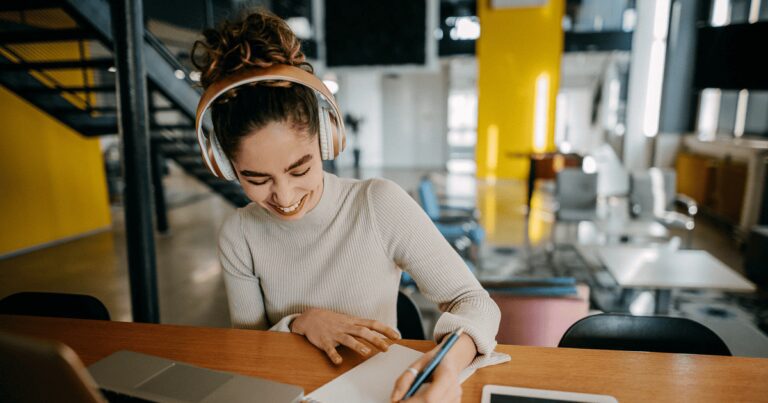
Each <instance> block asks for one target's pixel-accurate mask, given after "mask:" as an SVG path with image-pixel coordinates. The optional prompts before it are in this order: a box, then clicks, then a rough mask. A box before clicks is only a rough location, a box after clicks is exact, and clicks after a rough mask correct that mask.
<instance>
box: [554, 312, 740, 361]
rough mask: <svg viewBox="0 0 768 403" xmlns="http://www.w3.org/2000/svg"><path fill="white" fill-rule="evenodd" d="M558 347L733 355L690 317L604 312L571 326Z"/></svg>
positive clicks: (720, 341) (704, 327) (711, 333)
mask: <svg viewBox="0 0 768 403" xmlns="http://www.w3.org/2000/svg"><path fill="white" fill-rule="evenodd" d="M558 347H569V348H588V349H602V350H624V351H651V352H658V353H682V354H708V355H728V356H729V355H731V351H730V350H729V349H728V346H726V345H725V342H723V340H722V339H721V338H720V337H719V336H718V335H717V334H715V332H713V331H712V330H710V329H709V328H707V327H706V326H704V325H702V324H700V323H698V322H695V321H693V320H691V319H687V318H673V317H662V316H632V315H626V314H615V313H604V314H599V315H593V316H588V317H586V318H584V319H581V320H580V321H578V322H576V323H574V324H573V326H571V327H570V328H569V329H568V330H567V331H566V332H565V335H563V338H562V339H561V340H560V344H559V345H558Z"/></svg>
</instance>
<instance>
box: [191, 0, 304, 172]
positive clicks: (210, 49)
mask: <svg viewBox="0 0 768 403" xmlns="http://www.w3.org/2000/svg"><path fill="white" fill-rule="evenodd" d="M202 34H203V38H204V39H202V40H198V41H195V44H194V45H193V46H192V52H191V59H192V60H191V61H192V64H193V65H194V66H195V68H197V69H198V70H199V71H200V73H201V75H200V84H201V86H202V87H203V88H204V89H205V88H208V87H209V86H210V85H211V84H213V83H214V82H216V81H218V80H220V79H222V78H224V77H227V76H229V75H231V74H234V73H236V72H239V71H241V70H244V69H253V68H266V67H269V66H272V65H274V64H287V65H291V66H296V67H299V68H302V69H304V70H306V71H308V72H310V73H313V72H314V70H313V68H312V65H310V64H309V63H308V62H307V61H306V58H305V56H304V53H303V52H302V51H301V42H300V41H299V40H298V38H296V35H294V33H293V31H291V28H290V27H289V26H288V24H287V23H286V22H285V21H283V20H282V19H281V18H280V17H278V16H276V15H274V14H272V13H270V12H269V11H266V10H263V9H259V10H255V11H249V10H245V11H243V12H242V13H241V14H240V17H239V18H237V19H236V20H234V21H228V20H225V21H223V22H222V23H221V24H219V26H218V27H216V28H215V29H206V30H204V31H203V33H202ZM211 119H212V121H213V127H214V131H215V133H216V136H217V138H218V140H219V143H221V146H222V148H223V149H224V152H225V154H227V157H229V158H230V159H234V157H235V155H236V153H237V150H238V148H239V144H240V141H241V139H242V138H243V137H245V136H247V135H249V134H250V133H252V132H253V131H255V130H258V129H260V128H262V127H264V126H266V125H267V124H269V123H272V122H285V123H289V124H290V125H291V126H292V127H293V128H295V129H297V130H300V131H305V132H306V133H307V135H308V136H310V137H314V136H315V135H316V134H317V133H318V130H319V120H318V116H317V99H316V97H315V94H314V92H313V90H311V89H310V88H307V87H305V86H302V85H294V84H292V83H290V82H288V81H260V82H257V83H254V84H251V85H243V86H239V87H236V88H233V89H231V90H229V91H227V92H226V93H224V94H222V95H221V96H220V97H219V98H217V99H216V101H215V102H214V104H213V105H212V106H211Z"/></svg>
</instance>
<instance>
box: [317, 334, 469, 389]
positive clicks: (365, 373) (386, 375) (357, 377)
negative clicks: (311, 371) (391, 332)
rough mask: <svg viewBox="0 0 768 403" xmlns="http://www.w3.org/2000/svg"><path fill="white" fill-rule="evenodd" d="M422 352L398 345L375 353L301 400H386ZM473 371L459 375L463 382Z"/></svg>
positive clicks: (466, 371) (466, 370)
mask: <svg viewBox="0 0 768 403" xmlns="http://www.w3.org/2000/svg"><path fill="white" fill-rule="evenodd" d="M423 354H424V353H422V352H421V351H416V350H414V349H410V348H408V347H403V346H401V345H399V344H393V345H391V346H390V347H389V349H388V350H387V352H382V353H379V354H377V355H375V356H373V357H371V358H369V359H368V360H367V361H365V362H363V363H362V364H360V365H358V366H356V367H355V368H352V369H351V370H349V371H347V372H345V373H344V374H342V375H341V376H339V377H337V378H336V379H334V380H332V381H330V382H328V383H326V384H325V385H323V386H321V387H320V388H318V389H317V390H315V391H314V392H312V393H310V394H309V395H307V397H306V398H305V400H304V402H305V403H331V402H333V403H389V397H390V395H391V394H392V388H393V387H394V385H395V381H396V380H397V378H398V377H399V376H400V375H401V374H402V373H403V372H405V370H406V368H408V366H409V365H411V364H412V363H413V362H414V361H416V360H417V359H419V357H421V356H422V355H423ZM474 372H475V369H474V368H467V369H465V370H464V371H462V372H461V374H460V375H459V380H460V381H461V382H464V380H466V379H467V378H469V377H470V375H472V374H473V373H474Z"/></svg>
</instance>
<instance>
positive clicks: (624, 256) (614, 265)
mask: <svg viewBox="0 0 768 403" xmlns="http://www.w3.org/2000/svg"><path fill="white" fill-rule="evenodd" d="M588 249H589V248H587V247H583V246H580V247H579V251H580V252H581V253H582V255H583V254H584V253H585V252H586V253H589V250H588ZM594 253H595V254H596V255H597V257H598V258H599V260H600V262H601V263H602V264H603V265H604V266H605V268H606V269H608V271H609V272H610V273H611V275H613V278H614V279H616V283H618V284H619V286H621V287H622V288H649V289H655V290H657V300H656V304H657V305H656V311H657V313H666V309H667V306H668V305H669V297H670V295H669V294H670V290H671V289H675V288H692V289H710V290H720V291H735V292H752V291H755V285H754V284H752V282H750V281H749V280H747V279H745V278H744V277H742V276H741V275H739V274H738V273H736V272H735V271H733V270H731V269H730V268H729V267H728V266H726V265H725V264H723V263H722V262H721V261H719V260H717V259H716V258H715V257H714V256H712V255H710V254H709V253H708V252H706V251H703V250H676V251H667V250H665V249H663V248H649V247H631V246H599V247H595V248H594Z"/></svg>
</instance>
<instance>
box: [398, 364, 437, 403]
mask: <svg viewBox="0 0 768 403" xmlns="http://www.w3.org/2000/svg"><path fill="white" fill-rule="evenodd" d="M428 362H429V357H427V355H426V354H425V355H423V356H421V358H419V359H418V360H416V361H414V362H413V363H412V364H411V365H409V366H408V368H413V369H415V370H416V372H418V373H420V372H421V371H422V370H423V369H424V367H425V366H426V365H427V363H428ZM416 376H417V375H416V374H414V373H413V371H410V370H408V369H406V370H405V371H404V372H403V373H402V374H400V376H399V377H398V378H397V380H396V381H395V386H394V388H392V401H393V402H399V401H400V400H402V399H403V397H404V396H405V393H406V392H408V389H410V387H411V385H412V384H413V381H415V380H416Z"/></svg>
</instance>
